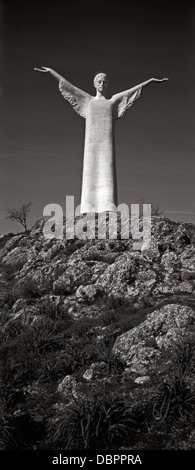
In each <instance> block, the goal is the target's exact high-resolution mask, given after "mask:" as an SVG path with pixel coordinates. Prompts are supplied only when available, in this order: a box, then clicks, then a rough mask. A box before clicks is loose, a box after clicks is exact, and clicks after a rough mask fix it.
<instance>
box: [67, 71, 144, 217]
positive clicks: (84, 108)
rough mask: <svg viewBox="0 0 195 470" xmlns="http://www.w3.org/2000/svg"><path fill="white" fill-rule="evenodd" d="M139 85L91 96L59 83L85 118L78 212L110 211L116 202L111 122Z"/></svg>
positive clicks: (129, 102) (133, 98)
mask: <svg viewBox="0 0 195 470" xmlns="http://www.w3.org/2000/svg"><path fill="white" fill-rule="evenodd" d="M141 88H142V87H141V86H140V87H139V88H138V89H137V91H134V92H132V91H131V89H130V90H126V91H123V92H121V93H117V94H116V95H113V96H112V98H110V99H106V98H105V97H104V96H102V97H100V98H97V97H93V96H91V95H89V94H88V93H86V92H84V91H82V90H80V89H79V88H77V87H75V86H74V85H72V84H71V83H70V82H68V81H67V80H65V79H63V80H61V81H60V83H59V89H60V91H61V93H62V95H63V97H64V98H65V99H66V100H67V101H69V103H70V104H71V105H72V107H73V109H74V110H75V111H76V112H77V113H78V114H79V115H80V116H82V117H84V118H85V119H86V128H85V145H84V160H83V179H82V192H81V209H80V210H81V213H85V212H103V211H112V210H115V207H116V206H117V179H116V160H115V139H114V122H115V120H116V119H118V118H120V117H121V116H123V114H124V113H125V111H126V110H127V109H128V108H130V107H131V106H132V104H133V103H134V102H135V101H136V99H137V98H139V96H140V94H141Z"/></svg>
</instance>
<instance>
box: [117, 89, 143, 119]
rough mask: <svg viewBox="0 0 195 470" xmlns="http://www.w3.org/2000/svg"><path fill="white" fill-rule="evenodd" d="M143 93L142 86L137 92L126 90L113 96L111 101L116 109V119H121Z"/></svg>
mask: <svg viewBox="0 0 195 470" xmlns="http://www.w3.org/2000/svg"><path fill="white" fill-rule="evenodd" d="M141 91H142V86H141V85H140V87H139V88H138V89H137V90H136V91H132V90H131V89H130V90H125V91H122V92H121V93H117V94H116V95H113V96H112V98H111V101H112V102H113V104H114V108H115V119H119V118H120V117H122V116H123V114H124V113H125V111H127V109H129V108H130V107H131V106H132V104H133V103H135V101H136V100H137V99H138V98H139V97H140V95H141Z"/></svg>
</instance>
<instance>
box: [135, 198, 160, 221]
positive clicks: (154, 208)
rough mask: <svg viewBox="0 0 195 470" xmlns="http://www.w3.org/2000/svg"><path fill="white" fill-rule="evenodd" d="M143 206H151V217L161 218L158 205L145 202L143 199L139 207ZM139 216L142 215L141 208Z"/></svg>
mask: <svg viewBox="0 0 195 470" xmlns="http://www.w3.org/2000/svg"><path fill="white" fill-rule="evenodd" d="M143 204H151V215H152V216H153V215H154V216H156V217H163V211H162V210H161V209H160V206H159V203H158V202H157V203H153V202H148V201H145V200H144V198H142V199H141V206H143ZM140 212H141V214H142V207H141V211H140Z"/></svg>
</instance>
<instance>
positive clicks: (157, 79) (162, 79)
mask: <svg viewBox="0 0 195 470" xmlns="http://www.w3.org/2000/svg"><path fill="white" fill-rule="evenodd" d="M153 80H154V82H164V81H166V80H169V79H168V78H161V79H160V78H153Z"/></svg>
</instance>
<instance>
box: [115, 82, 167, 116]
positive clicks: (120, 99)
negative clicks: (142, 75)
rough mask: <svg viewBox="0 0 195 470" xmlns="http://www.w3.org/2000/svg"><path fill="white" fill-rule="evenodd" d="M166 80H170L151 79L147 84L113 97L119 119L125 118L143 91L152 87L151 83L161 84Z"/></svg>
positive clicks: (144, 83)
mask: <svg viewBox="0 0 195 470" xmlns="http://www.w3.org/2000/svg"><path fill="white" fill-rule="evenodd" d="M166 80H168V78H162V79H159V78H150V79H149V80H146V81H145V82H143V83H140V84H139V85H136V86H134V87H133V88H130V89H129V90H125V91H122V92H121V93H117V94H116V95H113V96H112V98H111V101H112V102H113V103H114V105H115V106H116V111H117V112H116V114H117V117H118V118H120V117H121V116H123V114H124V113H125V111H127V109H129V108H130V107H131V106H132V104H133V103H134V102H135V101H136V100H137V99H138V98H139V97H140V95H141V91H142V89H143V88H144V87H146V86H148V85H150V84H151V83H155V82H157V83H161V82H164V81H166Z"/></svg>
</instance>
